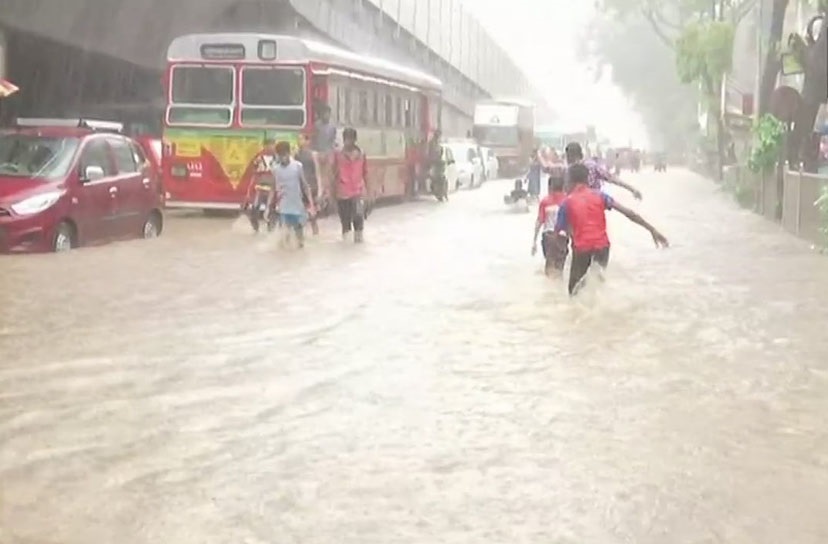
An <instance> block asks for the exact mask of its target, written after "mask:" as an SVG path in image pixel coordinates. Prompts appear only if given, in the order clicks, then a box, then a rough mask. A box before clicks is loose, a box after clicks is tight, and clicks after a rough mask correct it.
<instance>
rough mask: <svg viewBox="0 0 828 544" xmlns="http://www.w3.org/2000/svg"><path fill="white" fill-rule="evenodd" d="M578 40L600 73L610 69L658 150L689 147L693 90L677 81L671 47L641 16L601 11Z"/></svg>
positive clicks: (694, 126)
mask: <svg viewBox="0 0 828 544" xmlns="http://www.w3.org/2000/svg"><path fill="white" fill-rule="evenodd" d="M581 43H583V44H585V46H584V47H583V48H582V50H581V55H582V57H583V58H584V59H585V60H586V61H587V62H590V63H592V64H594V65H596V66H597V67H598V71H597V75H598V77H601V76H602V75H603V74H605V73H607V71H608V72H609V75H610V76H611V78H612V81H613V83H615V84H616V85H617V86H618V87H619V88H620V89H621V90H622V91H623V92H624V94H626V95H627V97H628V98H629V99H630V100H631V102H632V103H633V106H634V107H635V109H636V111H637V112H638V113H639V114H640V115H641V118H642V120H643V121H644V124H645V126H646V127H647V131H648V134H649V137H650V141H651V142H653V145H654V146H656V147H657V148H658V149H659V150H662V151H673V152H685V151H688V150H689V149H688V145H689V144H692V143H695V135H696V134H697V132H698V122H697V120H696V114H697V93H696V91H695V90H694V89H692V88H690V87H688V86H686V85H683V84H682V83H681V82H680V81H679V79H678V77H677V75H676V70H675V60H674V53H673V51H672V49H671V48H670V47H668V46H667V44H665V43H664V42H663V41H661V39H660V38H659V37H658V36H657V35H656V34H655V32H653V30H652V27H651V26H650V24H649V22H648V21H647V20H646V19H645V18H644V17H643V15H641V14H632V15H631V16H629V17H625V18H624V19H623V20H621V21H620V22H619V20H618V19H617V18H616V17H614V16H612V15H609V14H599V15H598V16H596V18H595V21H594V22H593V24H592V25H591V26H590V32H589V35H588V36H587V39H586V40H584V41H582V42H581ZM607 69H609V70H607Z"/></svg>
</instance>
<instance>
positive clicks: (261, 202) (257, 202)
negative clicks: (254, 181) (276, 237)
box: [247, 191, 279, 232]
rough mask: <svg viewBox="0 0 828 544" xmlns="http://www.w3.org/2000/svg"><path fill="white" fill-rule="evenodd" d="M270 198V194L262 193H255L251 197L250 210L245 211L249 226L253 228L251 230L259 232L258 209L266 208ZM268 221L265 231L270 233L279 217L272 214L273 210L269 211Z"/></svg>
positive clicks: (259, 219)
mask: <svg viewBox="0 0 828 544" xmlns="http://www.w3.org/2000/svg"><path fill="white" fill-rule="evenodd" d="M269 197H270V193H266V192H264V191H256V195H255V196H254V197H253V202H252V203H251V205H250V208H248V210H247V214H248V218H249V219H250V226H251V227H253V230H254V231H256V232H259V223H260V221H261V217H262V212H261V210H260V208H261V207H262V206H267V201H268V199H269ZM268 211H270V212H271V213H270V219H269V220H268V222H267V231H268V232H271V231H273V229H274V228H276V225H277V224H278V221H279V216H278V214H276V213H273V209H272V208H271V209H270V210H268Z"/></svg>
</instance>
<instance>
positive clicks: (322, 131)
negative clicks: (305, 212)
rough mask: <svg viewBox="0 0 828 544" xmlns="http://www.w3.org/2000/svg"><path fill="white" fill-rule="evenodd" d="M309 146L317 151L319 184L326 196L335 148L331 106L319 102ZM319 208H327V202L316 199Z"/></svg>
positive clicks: (331, 179)
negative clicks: (311, 140)
mask: <svg viewBox="0 0 828 544" xmlns="http://www.w3.org/2000/svg"><path fill="white" fill-rule="evenodd" d="M312 144H313V145H312V146H311V148H312V149H313V151H316V153H318V158H319V172H318V178H319V183H320V185H321V189H322V190H321V194H322V195H323V197H324V196H327V195H328V193H329V192H330V191H331V185H332V183H333V175H332V170H333V152H334V149H335V148H336V125H334V124H333V122H332V121H331V107H330V106H328V105H327V104H325V103H323V102H320V103H319V105H318V116H317V118H316V123H315V124H314V127H313V142H312ZM317 204H318V205H319V206H320V208H327V206H328V204H329V203H328V202H326V201H325V200H324V198H323V199H320V200H319V201H317Z"/></svg>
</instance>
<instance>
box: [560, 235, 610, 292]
mask: <svg viewBox="0 0 828 544" xmlns="http://www.w3.org/2000/svg"><path fill="white" fill-rule="evenodd" d="M609 251H610V248H609V247H604V248H600V249H593V250H588V251H578V250H577V249H573V250H572V266H571V267H570V269H569V294H570V295H574V294H576V293H577V292H578V289H580V288H581V286H582V285H583V281H584V278H585V276H586V274H587V272H588V271H589V267H590V266H592V264H593V263H594V264H597V265H598V266H600V267H601V268H606V267H607V265H608V264H609Z"/></svg>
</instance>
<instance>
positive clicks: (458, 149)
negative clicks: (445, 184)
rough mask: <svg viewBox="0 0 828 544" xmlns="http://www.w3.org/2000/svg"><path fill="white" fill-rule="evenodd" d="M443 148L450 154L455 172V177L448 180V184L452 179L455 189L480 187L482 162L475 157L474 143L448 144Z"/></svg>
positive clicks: (475, 147) (475, 148)
mask: <svg viewBox="0 0 828 544" xmlns="http://www.w3.org/2000/svg"><path fill="white" fill-rule="evenodd" d="M444 147H445V148H446V150H447V151H448V152H449V153H451V157H452V159H453V165H454V166H455V168H456V170H457V172H456V174H454V176H455V177H453V178H452V177H450V178H449V183H451V181H452V179H453V180H454V183H455V187H456V188H457V189H460V188H461V187H464V188H468V189H474V188H476V187H480V185H481V184H482V183H483V161H481V160H480V157H479V156H478V155H477V146H476V145H475V144H474V142H449V143H447V144H445V146H444ZM448 162H449V161H447V163H448Z"/></svg>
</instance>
